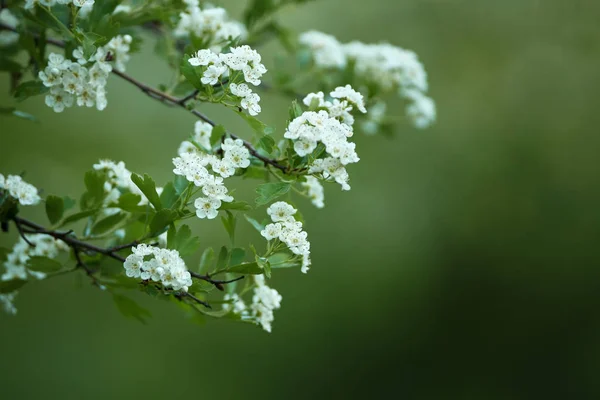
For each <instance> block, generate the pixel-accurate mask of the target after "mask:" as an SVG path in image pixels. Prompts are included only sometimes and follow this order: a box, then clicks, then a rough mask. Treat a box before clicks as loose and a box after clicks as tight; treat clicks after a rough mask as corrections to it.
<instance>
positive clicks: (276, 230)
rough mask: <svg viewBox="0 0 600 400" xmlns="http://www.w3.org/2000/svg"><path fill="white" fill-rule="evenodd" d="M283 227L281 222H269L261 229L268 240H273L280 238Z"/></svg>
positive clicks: (261, 232)
mask: <svg viewBox="0 0 600 400" xmlns="http://www.w3.org/2000/svg"><path fill="white" fill-rule="evenodd" d="M281 229H282V228H281V224H280V223H274V224H268V225H267V226H265V229H263V230H262V231H260V234H261V235H262V236H263V237H264V238H265V239H267V240H273V239H277V238H279V236H280V235H281Z"/></svg>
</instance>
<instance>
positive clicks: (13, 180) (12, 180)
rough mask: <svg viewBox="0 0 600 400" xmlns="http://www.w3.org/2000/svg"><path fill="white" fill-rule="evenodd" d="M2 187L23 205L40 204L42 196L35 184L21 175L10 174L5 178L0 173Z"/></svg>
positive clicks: (0, 186)
mask: <svg viewBox="0 0 600 400" xmlns="http://www.w3.org/2000/svg"><path fill="white" fill-rule="evenodd" d="M0 177H1V179H0V189H1V188H4V189H6V190H7V191H8V193H9V194H10V195H11V196H12V197H14V198H15V199H16V200H17V201H18V202H19V204H21V205H22V206H34V205H36V204H39V202H40V200H41V199H40V196H39V195H38V190H37V188H36V187H35V186H33V185H32V184H30V183H27V182H25V181H24V180H23V178H21V177H20V176H19V175H8V176H7V177H6V178H4V176H3V175H1V174H0Z"/></svg>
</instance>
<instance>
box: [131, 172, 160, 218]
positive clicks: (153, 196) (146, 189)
mask: <svg viewBox="0 0 600 400" xmlns="http://www.w3.org/2000/svg"><path fill="white" fill-rule="evenodd" d="M131 180H132V181H133V183H135V185H136V186H137V187H138V188H139V189H140V190H141V191H142V193H144V195H145V196H146V198H148V201H149V202H150V204H152V205H153V206H154V209H156V211H160V210H162V208H163V207H162V203H161V202H160V197H159V196H158V193H156V183H154V180H153V179H152V178H151V177H150V176H149V175H148V174H144V177H143V178H142V177H141V176H139V175H138V174H131Z"/></svg>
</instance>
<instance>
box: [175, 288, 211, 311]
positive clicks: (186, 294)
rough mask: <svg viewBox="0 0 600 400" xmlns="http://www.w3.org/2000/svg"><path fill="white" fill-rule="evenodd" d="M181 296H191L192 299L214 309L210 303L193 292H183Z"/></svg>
mask: <svg viewBox="0 0 600 400" xmlns="http://www.w3.org/2000/svg"><path fill="white" fill-rule="evenodd" d="M181 297H189V298H190V299H192V300H194V301H195V302H196V303H198V304H202V305H203V306H204V307H206V308H210V309H212V307H211V306H210V304H208V303H207V302H205V301H202V300H200V299H199V298H197V297H196V296H194V295H193V294H190V293H188V292H181Z"/></svg>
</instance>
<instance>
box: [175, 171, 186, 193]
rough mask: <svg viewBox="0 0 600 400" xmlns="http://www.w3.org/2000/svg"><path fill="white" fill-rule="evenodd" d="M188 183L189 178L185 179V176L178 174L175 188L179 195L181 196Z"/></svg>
mask: <svg viewBox="0 0 600 400" xmlns="http://www.w3.org/2000/svg"><path fill="white" fill-rule="evenodd" d="M188 185H189V182H188V181H187V179H185V176H181V175H177V176H176V177H175V179H174V180H173V187H174V188H175V192H177V195H178V196H181V194H182V193H183V192H184V191H185V189H186V188H187V187H188Z"/></svg>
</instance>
